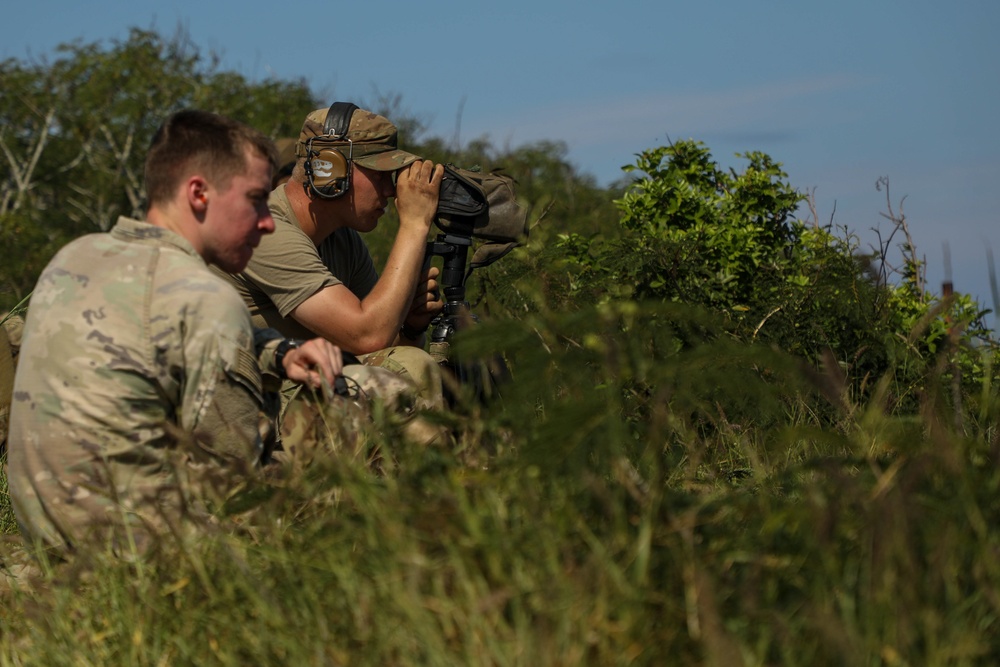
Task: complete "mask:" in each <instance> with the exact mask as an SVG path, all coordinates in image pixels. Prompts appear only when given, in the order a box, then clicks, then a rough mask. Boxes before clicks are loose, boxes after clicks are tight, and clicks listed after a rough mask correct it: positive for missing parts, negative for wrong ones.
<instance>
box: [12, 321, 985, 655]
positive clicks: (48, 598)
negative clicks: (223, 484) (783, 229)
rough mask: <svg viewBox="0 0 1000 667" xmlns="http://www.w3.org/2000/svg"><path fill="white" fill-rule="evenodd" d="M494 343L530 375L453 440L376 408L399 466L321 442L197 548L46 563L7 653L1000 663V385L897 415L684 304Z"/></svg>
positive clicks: (520, 329) (478, 345)
mask: <svg viewBox="0 0 1000 667" xmlns="http://www.w3.org/2000/svg"><path fill="white" fill-rule="evenodd" d="M470 338H471V340H467V341H465V345H464V346H463V347H462V348H461V349H465V350H466V351H467V352H468V351H469V350H476V349H482V348H483V347H484V346H485V348H488V349H498V348H500V349H502V350H503V352H504V353H505V354H506V355H507V357H508V359H509V360H510V362H511V366H512V368H513V371H514V379H513V381H512V382H511V383H510V384H508V385H506V386H505V387H504V388H503V399H502V401H500V402H498V403H496V404H492V405H489V406H485V407H477V406H468V409H467V412H466V413H464V414H461V415H460V419H461V420H462V421H461V424H462V425H463V426H464V430H463V436H462V437H461V438H460V441H459V442H458V444H457V445H456V446H454V447H435V448H429V449H424V450H407V449H399V448H398V447H396V446H395V444H394V443H395V442H396V439H395V438H394V434H393V432H392V429H391V426H389V425H387V424H375V425H373V433H372V434H371V438H372V439H375V440H377V443H378V444H379V445H380V446H381V447H382V450H383V453H385V454H388V455H389V456H388V457H387V458H386V459H385V461H386V465H385V466H383V471H382V472H381V473H379V474H376V473H375V472H373V471H372V470H370V469H369V468H368V467H366V466H365V465H364V463H363V462H360V461H358V460H354V459H348V458H336V457H330V458H326V459H321V460H318V461H316V462H315V464H314V465H312V466H311V467H310V468H308V469H307V470H306V471H304V473H303V474H302V475H301V476H300V477H297V478H295V479H291V480H286V481H284V482H281V483H276V482H272V483H265V482H263V481H261V482H259V483H257V484H255V485H254V486H253V487H252V488H248V489H247V490H246V491H245V492H243V493H242V494H241V495H240V496H238V497H237V498H235V499H234V500H233V501H232V503H231V504H230V505H229V506H227V507H225V508H222V510H221V512H220V516H221V522H220V526H221V527H220V528H219V529H218V530H217V531H214V532H212V533H210V534H207V535H206V536H205V537H204V538H203V539H200V540H199V541H197V542H195V543H190V544H170V545H165V548H164V549H162V550H160V551H158V552H156V553H154V554H152V555H150V556H149V557H148V558H146V559H142V560H139V561H136V562H133V563H127V562H123V561H121V560H116V559H112V558H109V557H106V556H104V555H101V554H95V555H92V556H90V557H87V558H79V559H77V560H76V561H74V562H73V563H71V564H69V565H63V566H61V567H55V568H53V569H51V570H49V571H47V572H46V573H45V574H40V575H38V576H37V577H36V578H34V579H32V578H28V577H24V578H22V579H21V580H20V585H21V586H23V587H24V589H23V590H22V589H19V588H17V587H15V588H14V590H11V591H9V592H7V593H5V595H4V597H5V599H4V601H3V605H2V611H0V663H2V664H5V665H6V664H10V665H18V664H46V665H61V664H67V665H68V664H73V665H79V664H94V665H97V664H100V665H105V664H157V665H158V664H171V665H174V664H177V665H183V664H197V665H216V664H217V665H236V664H239V665H243V664H307V665H342V664H343V665H346V664H380V665H381V664H394V665H396V664H398V665H579V664H586V665H605V664H607V665H616V664H622V665H625V664H628V665H664V664H710V665H741V664H745V665H765V664H766V665H777V664H784V665H804V664H808V665H826V664H830V665H842V664H851V665H854V664H859V665H864V664H872V665H881V664H886V665H917V664H919V665H966V664H969V665H971V664H995V663H996V662H997V661H998V660H1000V639H997V637H998V636H1000V558H998V553H997V549H998V548H1000V494H998V486H1000V472H998V471H997V466H996V460H997V451H996V442H995V440H996V439H995V436H993V435H992V434H994V433H995V421H996V415H997V406H998V400H997V396H996V393H995V388H993V387H989V388H987V389H986V390H985V392H984V394H983V395H981V396H980V397H979V398H978V399H977V403H976V406H975V414H974V415H970V418H969V419H967V420H965V421H963V422H961V423H960V424H956V420H955V419H954V414H953V410H952V408H951V406H950V405H949V404H948V402H947V400H945V399H947V398H948V396H949V395H950V394H949V393H948V392H949V391H950V389H949V387H948V386H947V382H943V383H942V384H943V385H944V386H941V387H937V386H935V385H934V383H930V384H928V386H927V388H926V390H925V391H924V392H923V402H922V412H921V413H919V414H912V415H900V414H887V413H886V412H885V410H884V409H883V408H882V407H881V405H882V404H881V403H880V402H879V401H878V400H877V399H876V400H873V401H872V402H871V404H869V405H853V404H851V403H850V398H849V396H848V391H847V390H846V388H845V387H846V385H845V381H844V379H843V378H839V377H838V376H837V375H836V373H835V372H833V370H832V369H831V371H830V372H826V373H822V372H817V371H815V370H813V369H809V368H806V367H804V366H803V365H802V364H801V363H800V362H798V361H797V360H795V359H793V358H790V357H787V356H785V355H783V354H780V353H778V352H775V351H773V350H770V349H766V348H762V347H759V346H750V347H747V346H745V345H741V344H737V343H735V342H734V340H733V339H732V338H729V337H727V336H726V332H725V330H724V327H721V326H720V325H719V324H718V323H716V322H714V321H712V320H711V319H710V318H708V317H705V316H702V315H698V314H696V313H689V312H682V311H680V310H678V309H676V308H671V307H667V306H660V307H656V308H653V307H645V306H642V307H640V306H637V305H634V304H626V305H623V306H620V307H599V308H593V309H589V310H587V311H586V312H585V313H584V312H581V313H578V314H573V315H558V316H555V315H548V316H542V315H539V316H533V317H528V318H525V319H524V320H523V321H521V322H517V323H507V324H503V325H497V326H485V325H484V326H483V327H480V328H478V329H477V330H476V331H474V332H473V335H472V336H471V337H470ZM889 380H891V379H886V383H888V382H889ZM972 417H974V419H973V418H972Z"/></svg>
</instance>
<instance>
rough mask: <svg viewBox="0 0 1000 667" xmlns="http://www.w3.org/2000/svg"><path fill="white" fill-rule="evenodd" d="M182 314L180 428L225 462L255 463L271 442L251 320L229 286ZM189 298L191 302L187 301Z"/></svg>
mask: <svg viewBox="0 0 1000 667" xmlns="http://www.w3.org/2000/svg"><path fill="white" fill-rule="evenodd" d="M219 284H220V285H222V289H221V290H220V291H219V292H216V293H214V294H211V297H212V298H210V299H205V300H202V301H199V302H198V303H194V304H189V305H188V308H187V309H186V317H185V325H186V330H187V334H186V336H185V343H184V346H185V352H184V359H185V363H186V364H187V366H188V367H187V369H186V376H187V382H186V383H185V387H184V392H183V394H184V395H183V398H182V406H181V410H180V414H179V416H180V419H181V424H180V426H181V428H182V429H184V430H187V431H189V432H191V433H193V434H194V436H195V439H196V441H197V442H199V443H201V444H202V446H205V447H208V448H209V449H210V450H211V451H212V452H213V453H214V454H217V455H221V456H223V457H226V458H236V459H241V460H244V461H246V460H250V461H256V460H258V459H259V457H260V456H261V453H262V452H263V450H264V446H265V443H266V441H267V440H268V438H269V437H270V435H269V434H270V430H271V427H270V426H269V424H268V420H267V418H266V416H265V414H264V411H263V410H264V405H265V402H264V386H263V378H262V375H261V369H260V366H259V362H258V353H257V349H256V347H255V342H256V340H255V339H256V334H255V332H254V329H253V327H252V326H251V325H250V315H249V313H248V312H247V310H246V307H245V306H244V305H243V302H242V301H241V300H240V299H239V297H238V295H237V294H236V293H235V292H234V291H233V290H232V288H230V287H229V286H228V285H226V284H224V283H222V282H221V281H220V282H219ZM189 298H190V296H189Z"/></svg>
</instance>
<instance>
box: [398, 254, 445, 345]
mask: <svg viewBox="0 0 1000 667" xmlns="http://www.w3.org/2000/svg"><path fill="white" fill-rule="evenodd" d="M440 273H441V271H440V269H438V268H437V267H436V266H432V267H431V268H430V269H428V270H427V273H425V274H424V275H423V276H422V277H421V280H420V282H418V283H417V289H416V290H415V291H414V295H413V301H411V302H410V309H409V310H408V311H407V313H406V320H405V321H406V325H407V326H408V327H410V328H412V329H416V330H423V329H426V328H427V325H429V324H430V322H431V320H433V319H434V317H435V316H436V315H437V314H438V313H440V312H441V311H442V310H443V309H444V301H442V300H441V295H440V291H439V290H438V281H437V277H438V275H439V274H440Z"/></svg>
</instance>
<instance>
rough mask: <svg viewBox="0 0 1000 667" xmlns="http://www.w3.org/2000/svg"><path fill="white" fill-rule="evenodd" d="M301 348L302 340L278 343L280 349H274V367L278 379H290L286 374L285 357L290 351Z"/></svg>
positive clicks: (286, 340)
mask: <svg viewBox="0 0 1000 667" xmlns="http://www.w3.org/2000/svg"><path fill="white" fill-rule="evenodd" d="M299 347H302V341H301V340H296V339H294V338H286V339H284V340H283V341H281V342H280V343H278V347H276V348H274V366H275V369H276V370H277V371H278V377H280V378H282V379H285V378H287V377H288V374H287V373H286V372H285V355H286V354H288V351H289V350H294V349H296V348H299Z"/></svg>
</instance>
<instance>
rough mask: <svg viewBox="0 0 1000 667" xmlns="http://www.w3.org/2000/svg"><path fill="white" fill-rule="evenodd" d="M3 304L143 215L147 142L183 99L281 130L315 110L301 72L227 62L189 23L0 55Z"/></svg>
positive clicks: (0, 272)
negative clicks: (28, 54)
mask: <svg viewBox="0 0 1000 667" xmlns="http://www.w3.org/2000/svg"><path fill="white" fill-rule="evenodd" d="M0 88H2V89H3V90H4V91H5V94H4V95H3V96H0V153H2V161H0V241H2V242H3V243H4V247H5V248H7V249H8V252H7V253H6V255H5V261H4V264H3V266H2V267H0V310H3V309H8V308H10V307H11V306H12V305H13V304H15V303H17V302H18V301H19V300H21V299H22V298H24V296H26V294H27V293H28V291H30V289H31V287H32V285H33V284H34V281H35V279H36V278H37V276H38V274H39V273H40V271H41V269H42V267H43V266H44V265H45V264H46V263H47V262H48V260H49V259H50V258H51V256H52V255H53V254H54V253H55V251H56V250H57V249H58V248H59V247H60V246H62V245H63V244H65V243H66V242H67V241H68V240H70V239H72V238H74V237H76V236H79V235H81V234H84V233H88V232H95V231H103V230H106V229H108V228H110V227H111V225H113V224H114V221H115V219H116V218H117V216H119V215H128V216H133V217H141V215H142V212H143V208H144V198H145V193H144V190H143V183H142V172H143V158H144V150H145V147H146V146H148V145H149V141H150V139H151V137H152V134H153V132H154V131H155V130H156V127H157V126H158V125H159V124H160V122H161V121H162V120H163V117H164V116H165V115H166V114H168V113H170V112H172V111H176V110H178V109H181V108H185V107H197V108H203V109H206V110H209V111H216V112H219V113H223V114H227V115H232V116H234V117H238V118H240V119H242V120H244V121H245V122H247V123H250V124H251V125H253V126H255V127H257V128H258V129H260V130H261V131H263V132H265V133H268V134H270V135H272V136H280V135H286V134H289V133H291V132H293V131H294V132H296V133H297V132H298V127H299V125H300V124H301V117H302V116H303V115H304V113H306V112H305V111H299V110H301V109H306V110H308V109H312V108H313V106H314V104H313V100H312V93H311V92H310V90H309V88H308V87H307V86H306V85H305V83H304V82H301V81H298V82H287V81H277V80H272V81H263V82H251V81H248V80H246V79H245V78H244V77H243V76H241V75H239V74H236V73H233V72H225V71H219V70H218V67H217V62H216V61H215V59H214V58H212V57H209V58H208V59H207V60H206V58H205V57H204V56H202V55H201V53H200V52H199V50H198V49H197V48H196V47H195V46H194V45H193V44H192V43H191V42H190V41H189V40H188V39H187V38H186V36H185V35H184V34H182V33H179V34H177V35H176V36H175V37H173V38H171V39H164V38H163V37H161V36H159V35H158V34H156V33H153V32H149V31H142V30H137V29H134V30H132V31H131V33H130V35H129V37H128V38H127V39H126V40H123V41H116V42H113V43H112V44H111V45H110V46H105V45H103V44H101V43H91V44H80V43H74V44H67V45H64V46H62V47H61V48H60V49H59V50H58V51H57V55H56V58H55V59H54V60H53V61H52V62H47V61H44V60H43V61H40V62H34V63H25V62H21V61H17V60H13V59H10V60H6V61H3V62H0Z"/></svg>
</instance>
